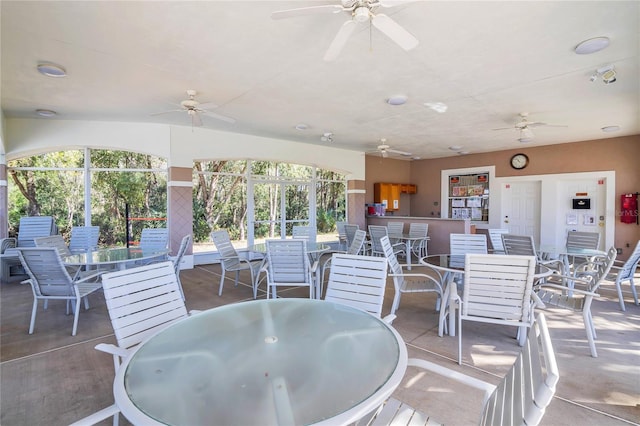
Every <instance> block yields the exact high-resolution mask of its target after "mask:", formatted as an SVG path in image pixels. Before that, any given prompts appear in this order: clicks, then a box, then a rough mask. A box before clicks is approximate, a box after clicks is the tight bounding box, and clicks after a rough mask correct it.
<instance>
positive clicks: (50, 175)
mask: <svg viewBox="0 0 640 426" xmlns="http://www.w3.org/2000/svg"><path fill="white" fill-rule="evenodd" d="M8 166H9V182H8V187H9V188H8V189H9V212H8V213H9V234H10V235H14V234H15V231H16V227H17V224H18V223H19V221H20V217H22V216H34V215H43V216H52V217H53V218H54V220H55V222H56V225H57V226H58V230H59V232H60V233H61V234H62V235H63V236H65V237H67V238H68V236H69V233H70V231H71V227H72V226H79V225H97V226H99V227H100V244H101V245H106V246H114V245H122V246H123V245H126V244H127V241H129V243H133V244H135V243H136V241H138V240H139V238H140V233H141V232H142V228H144V227H158V228H160V227H166V217H167V165H166V161H165V160H164V159H161V158H158V157H154V156H151V155H145V154H137V153H132V152H125V151H109V150H89V149H86V150H71V151H60V152H52V153H46V154H42V155H37V156H32V157H26V158H22V159H19V160H13V161H10V162H9V163H8Z"/></svg>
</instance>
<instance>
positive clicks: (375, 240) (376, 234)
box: [369, 225, 389, 253]
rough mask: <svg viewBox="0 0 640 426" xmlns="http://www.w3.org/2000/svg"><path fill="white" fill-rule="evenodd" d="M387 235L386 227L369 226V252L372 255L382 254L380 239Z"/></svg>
mask: <svg viewBox="0 0 640 426" xmlns="http://www.w3.org/2000/svg"><path fill="white" fill-rule="evenodd" d="M388 235H389V232H388V230H387V227H386V226H381V225H369V238H371V251H372V252H373V253H384V249H383V248H382V243H381V242H380V239H381V238H382V237H386V236H388Z"/></svg>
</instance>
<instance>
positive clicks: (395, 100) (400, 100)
mask: <svg viewBox="0 0 640 426" xmlns="http://www.w3.org/2000/svg"><path fill="white" fill-rule="evenodd" d="M387 103H388V104H389V105H394V106H396V105H404V104H405V103H407V97H406V96H405V95H395V96H391V97H390V98H389V99H387Z"/></svg>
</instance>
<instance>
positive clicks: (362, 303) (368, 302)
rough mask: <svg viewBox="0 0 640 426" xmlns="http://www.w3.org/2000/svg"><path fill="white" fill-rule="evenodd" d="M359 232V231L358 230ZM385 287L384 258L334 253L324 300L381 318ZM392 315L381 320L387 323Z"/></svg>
mask: <svg viewBox="0 0 640 426" xmlns="http://www.w3.org/2000/svg"><path fill="white" fill-rule="evenodd" d="M362 232H363V231H362ZM386 285H387V259H385V258H384V257H374V256H358V255H352V254H339V253H335V254H334V255H333V256H331V273H330V274H329V282H328V284H327V294H326V295H325V297H324V300H328V301H331V302H335V303H340V304H342V305H347V306H351V307H354V308H357V309H360V310H363V311H365V312H369V313H370V314H371V315H374V316H376V317H378V318H381V317H382V304H383V302H384V289H385V287H386ZM394 318H395V315H389V316H387V317H385V318H384V320H385V321H386V322H388V323H389V324H391V323H392V322H393V319H394Z"/></svg>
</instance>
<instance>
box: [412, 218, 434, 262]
mask: <svg viewBox="0 0 640 426" xmlns="http://www.w3.org/2000/svg"><path fill="white" fill-rule="evenodd" d="M428 234H429V224H428V223H410V224H409V237H410V238H418V237H421V238H422V239H420V240H413V239H412V240H411V252H412V253H413V254H414V255H415V256H416V257H417V258H418V259H420V258H422V257H424V256H426V255H427V235H428Z"/></svg>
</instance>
